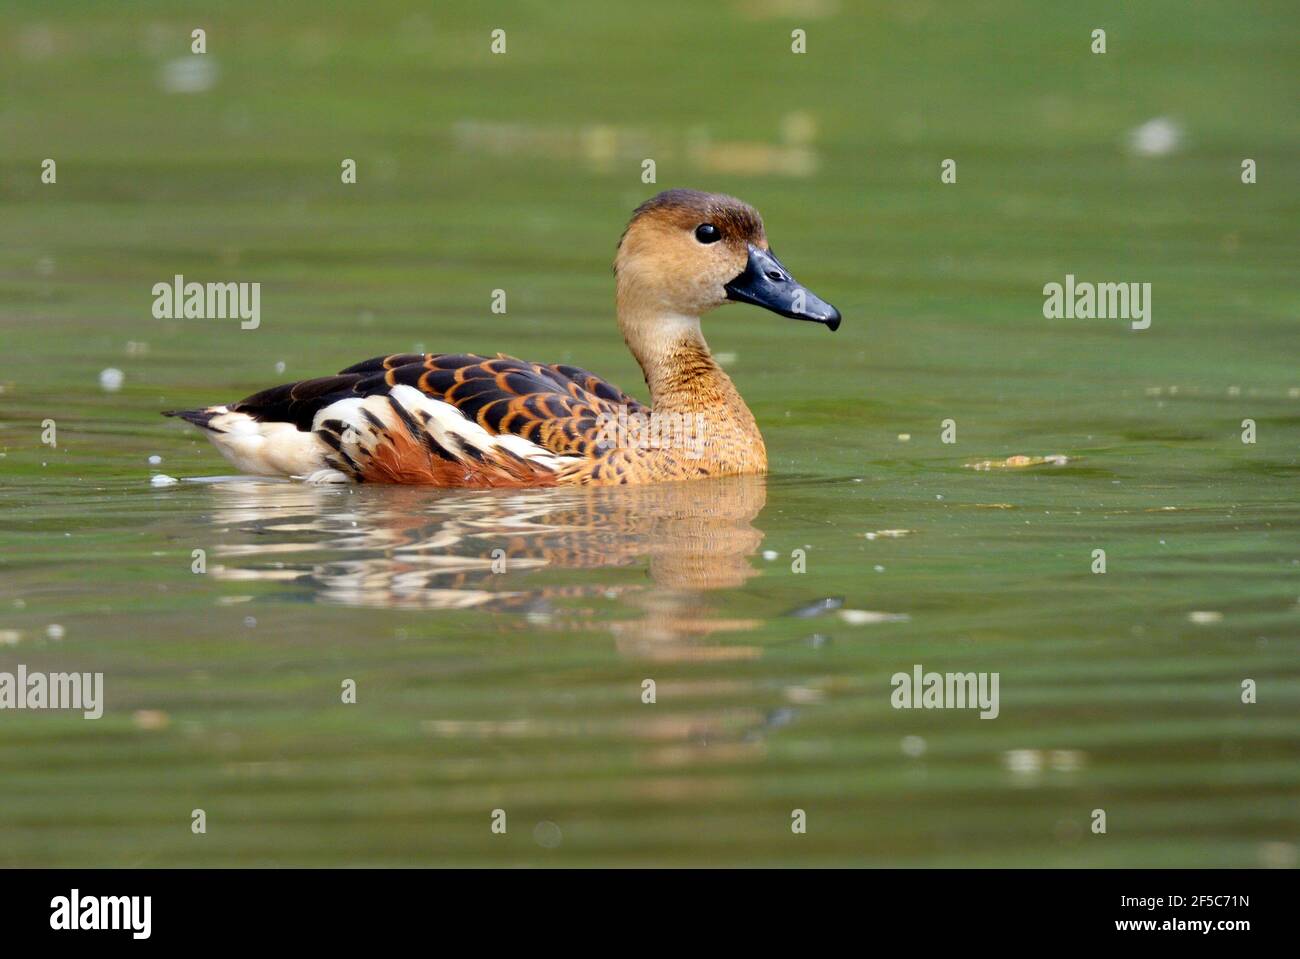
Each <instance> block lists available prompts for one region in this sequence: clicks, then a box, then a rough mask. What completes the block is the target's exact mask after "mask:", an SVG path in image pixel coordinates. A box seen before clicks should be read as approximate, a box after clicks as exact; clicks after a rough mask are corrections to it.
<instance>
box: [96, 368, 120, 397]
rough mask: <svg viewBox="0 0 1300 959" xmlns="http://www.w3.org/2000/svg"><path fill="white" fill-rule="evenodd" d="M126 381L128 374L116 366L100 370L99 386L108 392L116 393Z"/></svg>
mask: <svg viewBox="0 0 1300 959" xmlns="http://www.w3.org/2000/svg"><path fill="white" fill-rule="evenodd" d="M125 381H126V374H125V373H123V372H122V371H121V370H119V369H118V368H117V367H115V366H110V367H109V368H108V369H106V370H100V371H99V388H100V389H102V390H103V391H104V392H106V393H116V392H117V391H118V390H120V389H121V388H122V384H123V383H124V382H125Z"/></svg>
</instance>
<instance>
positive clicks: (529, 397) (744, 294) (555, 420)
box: [163, 190, 840, 488]
mask: <svg viewBox="0 0 1300 959" xmlns="http://www.w3.org/2000/svg"><path fill="white" fill-rule="evenodd" d="M614 274H615V279H616V293H617V305H618V324H619V328H620V329H621V331H622V333H623V339H624V341H625V342H626V343H627V346H628V348H629V349H630V350H631V352H632V355H633V356H635V357H636V360H637V362H638V363H639V364H640V365H641V370H642V372H643V373H644V374H645V381H646V385H647V386H648V387H649V390H650V404H649V405H648V406H647V405H645V404H643V403H641V402H640V401H638V400H637V399H635V398H633V397H632V396H629V395H628V394H627V393H624V392H623V391H622V390H620V389H619V388H618V387H616V386H613V385H612V384H610V383H608V382H606V381H605V380H603V379H601V378H600V377H598V376H596V375H594V374H592V373H588V372H587V371H586V370H582V369H579V368H577V367H574V366H566V365H547V364H543V363H529V362H525V361H523V360H518V359H515V358H514V357H511V356H505V355H504V354H500V353H498V354H497V355H496V356H495V357H492V358H488V357H484V356H477V355H474V354H468V353H424V354H420V353H399V354H395V355H392V356H381V357H377V358H375V359H372V360H366V361H365V362H364V363H358V364H357V365H355V366H350V367H348V368H347V369H345V370H343V371H342V372H340V373H339V374H337V375H335V376H325V377H320V378H317V379H311V380H302V381H301V382H298V383H289V384H286V385H284V386H275V387H272V388H271V389H268V390H263V391H262V392H260V393H255V394H253V395H252V396H250V397H248V398H247V399H243V400H240V401H239V402H238V403H229V404H226V405H222V406H209V407H206V408H203V409H193V410H174V411H170V412H167V413H164V414H163V415H164V416H178V417H180V418H181V419H183V420H186V421H187V422H189V423H192V424H194V425H195V426H198V427H199V428H201V429H202V430H203V431H204V432H205V433H206V434H207V436H208V437H209V438H210V439H211V440H212V442H213V443H214V444H215V445H216V447H217V449H218V450H220V451H221V453H222V454H223V455H224V456H225V457H226V459H228V460H229V461H230V462H231V463H232V464H234V465H235V466H236V467H237V468H238V469H240V470H242V471H244V472H246V473H253V474H257V475H262V476H287V477H299V478H305V479H307V480H308V481H310V482H314V483H326V482H376V483H404V484H418V485H427V486H447V487H473V488H491V487H534V486H570V485H618V484H624V485H627V484H641V483H654V482H661V481H668V480H685V479H695V478H702V477H709V476H725V475H733V474H743V473H762V472H764V471H765V470H766V468H767V450H766V448H765V447H764V445H763V437H762V435H761V434H760V433H759V431H758V425H757V424H756V423H755V422H754V417H753V414H751V413H750V411H749V408H748V407H747V406H746V405H745V402H744V400H742V399H741V398H740V394H739V392H737V390H736V387H735V385H734V384H733V383H732V382H731V379H730V377H728V376H727V374H726V373H724V372H723V371H722V368H721V367H720V366H719V365H718V363H717V361H716V360H714V358H713V356H712V354H711V353H710V352H709V347H708V345H707V344H706V343H705V342H704V336H703V334H702V333H701V332H700V317H701V316H703V315H704V314H705V313H708V312H709V311H710V310H713V309H715V308H716V307H719V306H722V305H724V304H726V303H729V302H740V303H751V304H754V305H756V306H761V307H763V308H764V309H767V310H771V311H772V312H774V313H779V314H780V315H782V316H786V317H790V318H792V319H796V320H811V321H813V322H816V323H821V324H824V325H825V326H827V327H829V328H830V329H831V330H835V329H838V328H839V324H840V313H839V311H838V310H836V309H835V307H833V306H831V305H830V304H829V303H827V302H825V301H824V300H822V299H821V298H819V297H818V296H816V295H815V294H813V293H812V292H811V291H810V290H808V289H806V288H805V287H803V286H801V285H800V284H799V283H798V282H796V281H795V279H794V277H792V276H791V275H790V272H789V271H788V270H787V269H786V268H785V267H784V266H782V264H781V262H780V261H779V260H777V258H776V257H775V256H774V255H773V253H772V251H771V249H770V248H769V247H768V242H767V234H766V232H765V231H764V228H763V221H762V218H761V217H760V216H759V215H758V212H757V211H756V210H754V209H753V208H752V207H750V206H749V205H747V204H745V203H743V202H741V201H740V200H737V199H736V198H735V197H730V196H725V195H722V194H717V193H701V192H699V191H696V190H668V191H665V192H663V193H660V194H659V195H657V196H655V197H652V198H651V199H650V200H647V201H646V202H645V203H643V204H641V206H639V207H637V209H636V210H635V211H634V213H633V214H632V219H631V221H630V222H629V223H628V226H627V229H626V230H625V231H624V233H623V237H622V239H621V240H620V241H619V245H618V253H617V255H616V257H615V261H614Z"/></svg>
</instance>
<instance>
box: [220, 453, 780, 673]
mask: <svg viewBox="0 0 1300 959" xmlns="http://www.w3.org/2000/svg"><path fill="white" fill-rule="evenodd" d="M211 489H212V494H213V497H214V498H215V500H216V502H215V513H214V516H213V519H214V525H215V526H216V528H217V531H218V535H219V536H221V537H222V540H221V541H219V542H218V544H217V545H216V547H215V549H214V556H215V558H216V559H217V561H218V563H219V565H214V567H213V568H212V569H211V570H210V572H211V573H212V574H213V575H215V576H216V577H217V578H219V579H223V580H227V581H239V580H252V581H273V582H285V583H294V584H297V585H299V586H304V585H305V586H307V587H308V588H309V589H310V590H311V593H312V596H313V598H315V599H316V600H318V601H320V602H327V603H338V604H343V605H348V606H362V607H383V608H409V609H431V610H433V609H469V608H479V609H485V610H499V611H513V612H519V613H524V614H527V622H528V623H529V624H531V625H534V626H537V627H546V626H549V625H555V626H561V627H563V628H566V629H570V630H573V629H590V628H593V627H592V624H593V623H599V624H601V625H600V627H599V628H604V629H610V630H612V631H613V632H614V634H615V636H616V639H617V642H618V647H619V649H620V651H621V652H623V653H624V654H626V655H629V656H636V657H645V658H655V659H701V658H707V659H721V658H729V659H734V658H747V657H751V656H754V655H756V654H757V650H756V649H754V648H752V647H745V646H737V645H730V644H729V645H725V646H713V647H708V646H701V645H699V644H698V641H699V640H700V639H701V638H703V637H707V636H709V635H710V634H713V633H717V632H725V631H736V630H744V629H749V628H752V627H754V626H756V625H757V624H758V621H757V620H750V619H743V618H726V617H722V616H719V615H718V614H717V612H716V610H715V609H714V607H713V604H712V603H711V602H710V599H709V596H708V594H709V591H712V590H720V589H730V588H735V587H739V586H742V585H743V584H744V583H745V582H746V581H747V580H748V579H749V578H750V577H752V576H754V575H755V574H756V572H757V571H756V569H755V568H754V567H753V566H752V565H751V562H750V557H751V556H752V555H753V554H754V553H755V552H756V550H757V548H758V545H759V543H760V542H761V541H762V538H763V534H762V532H761V531H760V530H758V529H756V528H755V527H754V525H753V521H754V519H755V518H756V517H757V516H758V514H759V511H760V510H761V509H762V508H763V504H764V502H765V500H766V487H765V481H764V479H763V477H755V476H742V477H725V478H720V479H714V480H701V481H697V482H690V483H663V484H659V485H654V486H643V487H631V488H608V487H606V488H595V489H546V490H523V491H487V492H478V491H474V492H468V491H459V490H455V491H453V490H431V489H420V488H413V487H356V488H344V489H340V488H337V487H315V486H306V485H301V484H291V483H277V482H263V481H238V482H222V483H214V484H213V485H212V486H211ZM643 564H644V565H645V566H647V567H648V572H649V583H644V582H635V583H629V582H627V581H626V578H625V577H622V576H619V577H615V580H614V582H613V583H611V582H610V577H609V576H602V577H585V578H584V577H581V576H577V577H575V576H569V577H564V576H557V575H555V571H563V570H591V569H609V568H614V567H629V568H636V567H638V566H641V565H643ZM584 600H586V601H588V602H599V601H601V600H606V601H608V600H618V601H619V602H620V604H621V605H622V606H624V607H625V608H630V609H632V610H634V611H635V612H636V613H637V614H638V615H636V616H634V617H633V618H631V619H628V618H626V617H624V618H619V619H614V620H613V621H611V620H610V619H609V618H607V617H597V616H595V615H594V612H593V610H592V609H590V608H588V609H583V608H581V607H580V606H576V607H575V604H581V603H582V602H583V601H584Z"/></svg>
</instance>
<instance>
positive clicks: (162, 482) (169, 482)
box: [149, 473, 180, 486]
mask: <svg viewBox="0 0 1300 959" xmlns="http://www.w3.org/2000/svg"><path fill="white" fill-rule="evenodd" d="M179 482H180V480H178V479H177V478H176V477H175V476H168V475H167V474H166V473H155V474H154V475H153V476H152V477H151V478H150V479H149V485H150V486H175V485H176V484H177V483H179Z"/></svg>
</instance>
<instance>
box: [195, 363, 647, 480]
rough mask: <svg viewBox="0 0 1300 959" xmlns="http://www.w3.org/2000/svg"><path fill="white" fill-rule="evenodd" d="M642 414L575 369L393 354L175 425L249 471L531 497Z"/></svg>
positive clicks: (612, 389)
mask: <svg viewBox="0 0 1300 959" xmlns="http://www.w3.org/2000/svg"><path fill="white" fill-rule="evenodd" d="M644 411H646V407H644V406H643V405H642V404H640V403H639V402H637V401H636V400H635V399H633V398H632V397H630V396H628V395H627V394H626V393H624V392H623V391H621V390H619V389H617V388H616V387H614V386H612V385H610V384H609V383H607V382H605V381H604V380H602V379H601V378H600V377H598V376H595V375H594V374H591V373H588V372H587V371H586V370H582V369H579V368H577V367H574V366H564V365H555V366H549V365H545V364H541V363H528V362H525V361H523V360H518V359H515V358H514V357H509V356H504V355H498V356H495V357H492V358H488V357H483V356H477V355H474V354H467V353H456V354H447V353H443V354H419V353H401V354H395V355H392V356H381V357H376V358H374V359H371V360H367V361H365V362H364V363H358V364H356V365H355V366H350V367H348V368H347V369H345V370H343V371H342V372H340V373H338V374H336V375H335V376H325V377H319V378H316V379H311V380H302V381H300V382H298V383H287V384H285V385H283V386H275V387H272V388H271V389H268V390H263V391H262V392H260V393H255V394H253V395H252V396H249V397H247V398H246V399H243V400H240V401H239V402H238V403H232V404H229V405H227V406H213V407H208V408H206V409H201V410H182V411H178V412H176V413H175V414H173V415H177V416H180V417H182V418H183V419H186V420H188V421H189V422H191V423H194V424H195V425H197V426H200V427H202V428H203V429H205V430H206V431H207V432H208V433H209V435H210V436H211V438H212V440H213V442H214V443H215V444H216V445H217V447H218V448H219V449H221V450H222V452H223V453H225V454H226V456H227V457H228V458H229V459H231V461H232V462H234V463H235V464H236V465H237V466H239V467H240V468H241V469H244V470H245V471H247V472H254V473H263V474H271V475H284V474H289V475H311V474H314V473H316V472H317V471H323V472H325V473H338V474H340V475H342V476H344V477H350V478H353V479H365V480H379V481H385V482H399V483H424V484H429V485H441V486H507V485H510V486H514V485H522V486H534V485H550V484H553V483H554V482H555V479H556V476H557V475H558V474H559V473H560V471H561V470H564V469H566V468H571V467H574V466H575V465H576V464H578V463H581V462H583V461H584V460H589V459H592V458H595V457H597V456H599V455H600V454H601V453H602V452H605V451H606V450H607V449H608V448H609V447H610V446H611V445H612V441H611V439H610V438H609V437H610V433H611V430H610V424H611V422H614V421H616V418H617V417H618V416H619V415H620V414H621V413H622V414H625V415H626V414H630V413H633V412H644Z"/></svg>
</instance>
